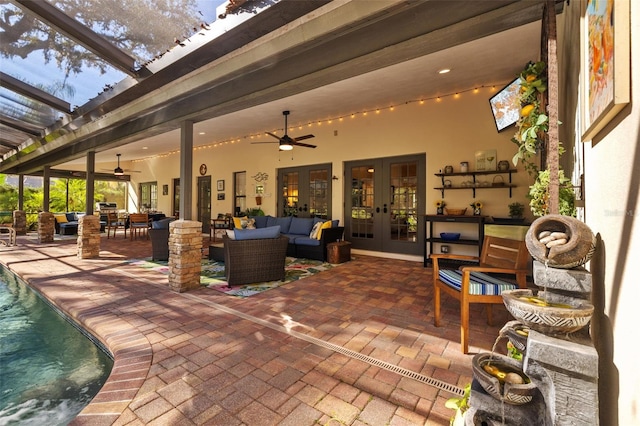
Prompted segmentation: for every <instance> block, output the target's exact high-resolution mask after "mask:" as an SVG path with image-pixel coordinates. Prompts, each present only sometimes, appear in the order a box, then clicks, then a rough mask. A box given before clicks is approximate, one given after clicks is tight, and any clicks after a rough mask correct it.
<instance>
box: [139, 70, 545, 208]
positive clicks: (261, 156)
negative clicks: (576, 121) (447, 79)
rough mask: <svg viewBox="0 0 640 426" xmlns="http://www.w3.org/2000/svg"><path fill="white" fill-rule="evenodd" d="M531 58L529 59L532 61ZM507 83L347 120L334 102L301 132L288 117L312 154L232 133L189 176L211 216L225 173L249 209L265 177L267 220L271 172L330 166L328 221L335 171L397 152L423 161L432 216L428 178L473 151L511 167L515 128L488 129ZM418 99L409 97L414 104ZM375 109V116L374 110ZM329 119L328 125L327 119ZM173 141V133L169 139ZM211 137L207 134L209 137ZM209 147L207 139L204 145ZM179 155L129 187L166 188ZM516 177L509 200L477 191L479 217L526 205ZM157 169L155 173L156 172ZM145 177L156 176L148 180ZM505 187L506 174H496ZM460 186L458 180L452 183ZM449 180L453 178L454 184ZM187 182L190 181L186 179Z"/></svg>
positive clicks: (152, 166) (433, 183) (166, 202)
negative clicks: (241, 180) (206, 193)
mask: <svg viewBox="0 0 640 426" xmlns="http://www.w3.org/2000/svg"><path fill="white" fill-rule="evenodd" d="M533 59H534V60H535V59H536V58H533ZM506 83H507V82H497V83H496V84H495V88H492V87H491V85H490V83H488V82H480V83H479V86H480V85H482V84H487V85H489V87H486V88H480V87H479V89H478V90H477V92H475V91H474V90H473V89H474V88H470V89H472V90H470V91H468V92H464V93H460V94H459V95H458V96H455V95H454V94H452V95H450V96H443V97H441V99H440V101H437V100H435V99H430V100H426V101H425V102H424V103H423V104H421V103H420V102H409V103H408V104H407V103H405V102H406V101H410V100H405V99H402V100H398V104H399V105H397V106H395V107H394V108H393V110H392V109H391V108H388V106H377V105H363V108H362V110H363V111H364V110H368V109H372V110H373V111H371V112H368V113H367V114H366V115H363V114H362V113H357V114H355V117H354V118H351V116H350V115H349V113H347V115H346V116H344V118H343V119H342V120H340V119H339V117H340V116H341V115H344V114H345V113H344V112H342V111H340V106H339V104H336V113H335V116H334V117H319V118H318V120H320V121H321V124H318V123H317V122H315V123H314V124H313V125H311V126H308V125H307V123H304V126H303V127H302V128H299V126H298V125H299V124H301V123H298V122H296V121H295V114H294V113H293V112H292V116H291V119H290V122H289V124H290V131H289V134H290V135H291V136H293V137H295V136H296V135H304V134H308V133H312V134H314V135H315V138H314V139H309V140H308V141H306V142H309V143H312V144H315V145H317V146H318V147H317V148H316V149H308V148H295V149H294V150H293V151H291V152H279V151H278V149H277V145H276V144H260V145H255V144H251V141H252V139H249V138H247V139H244V138H242V137H241V136H242V135H240V136H239V139H240V142H235V143H228V144H224V145H222V146H217V147H211V148H203V149H196V150H195V151H194V162H193V168H194V170H193V173H194V177H196V176H199V171H198V169H199V167H200V164H203V163H204V164H206V165H207V168H208V172H207V174H208V175H211V180H212V186H213V195H212V214H213V215H216V214H217V213H225V212H231V204H232V199H233V193H232V179H233V173H234V172H238V171H246V172H247V188H246V190H247V195H248V203H247V205H248V206H249V207H252V206H254V202H253V201H252V197H250V195H251V194H252V193H253V191H254V187H253V184H254V183H255V182H253V180H252V179H251V176H252V175H255V174H256V173H257V172H265V173H267V174H268V175H269V180H268V181H267V183H266V189H265V193H266V196H265V197H264V199H263V204H262V209H263V210H264V211H265V212H266V213H268V214H275V213H276V198H277V197H276V196H277V194H276V176H277V169H279V168H285V167H296V166H302V165H311V164H321V163H331V164H332V167H333V175H335V176H337V177H338V178H339V179H338V180H334V181H333V199H332V203H333V205H332V209H333V216H334V218H340V219H341V220H343V219H344V217H343V211H342V208H343V207H342V200H343V192H344V191H343V185H344V181H343V179H342V177H343V169H344V163H345V162H348V161H352V160H361V159H368V158H380V157H390V156H398V155H405V154H425V155H426V159H427V176H426V188H427V190H426V194H427V202H426V206H427V211H426V212H425V213H435V206H434V203H435V201H436V200H438V199H441V194H440V191H437V190H434V189H433V188H434V187H437V186H441V182H440V178H438V177H436V176H434V173H437V172H438V171H439V170H441V169H444V166H445V165H452V166H454V169H455V170H456V171H458V170H459V168H460V162H461V161H468V162H469V165H470V170H475V163H474V155H475V152H476V151H478V150H486V149H495V150H496V151H497V159H498V160H508V161H511V159H512V157H513V155H514V153H515V145H514V144H513V143H512V142H511V141H510V139H511V137H512V136H513V134H514V133H515V128H509V129H507V130H505V131H503V132H501V133H498V132H497V131H496V128H495V125H494V122H493V118H492V115H491V109H490V107H489V98H490V97H491V96H492V95H493V94H494V93H495V90H498V89H500V88H502V86H503V85H504V84H506ZM420 96H421V94H419V93H417V94H416V98H415V99H416V100H419V99H420ZM376 107H380V108H381V109H380V112H379V113H376V112H375V108H376ZM329 119H331V123H329V122H328V120H329ZM177 137H179V135H177ZM212 137H213V136H212ZM270 139H271V137H270V136H268V135H265V136H264V137H262V138H260V137H258V138H254V139H253V140H254V141H255V140H261V141H268V140H270ZM216 142H220V141H217V140H215V139H212V140H211V144H214V143H216ZM178 162H179V153H173V154H169V155H166V156H162V157H157V158H151V159H148V160H146V161H144V162H136V163H134V164H133V166H134V168H135V169H136V170H142V171H143V173H140V174H135V175H132V179H134V180H135V182H134V186H137V183H136V182H145V181H147V180H149V179H151V180H156V179H157V182H158V188H159V191H161V188H162V185H169V188H172V185H171V182H172V179H174V178H176V177H178V176H179V164H178ZM517 168H518V173H516V174H514V175H513V182H514V183H515V184H517V185H518V188H515V189H514V190H513V198H509V192H508V190H507V189H478V190H477V191H476V197H475V199H477V200H480V201H482V202H483V204H484V208H483V213H484V214H487V215H494V216H498V217H506V216H508V207H507V206H508V204H509V203H511V202H514V201H520V202H522V203H523V204H527V203H528V201H527V200H526V197H525V195H526V193H527V191H528V185H529V184H530V180H531V179H530V177H529V176H528V175H527V173H526V172H525V171H524V169H523V167H522V165H521V164H520V165H518V167H517ZM158 170H161V171H162V172H161V173H157V171H158ZM152 171H153V172H154V173H155V175H156V177H153V176H152ZM504 178H505V181H506V180H507V179H508V176H506V175H505V176H504ZM219 179H223V180H224V181H225V191H224V192H225V200H224V201H218V200H217V197H216V194H217V191H216V190H215V184H216V181H217V180H219ZM456 179H457V182H454V183H461V182H462V181H463V180H464V179H463V178H456ZM456 179H454V180H456ZM492 179H493V176H486V177H482V180H484V181H487V182H491V180H492ZM194 180H195V179H194ZM158 198H159V209H160V210H162V211H171V199H172V196H171V194H169V195H167V196H163V195H161V194H160V195H159V197H158ZM473 200H474V198H473V196H472V192H471V190H470V189H469V190H457V191H448V192H446V193H445V201H446V202H447V204H448V205H449V206H452V207H467V206H468V205H469V204H470V203H471V202H472V201H473ZM195 202H196V197H195V188H194V205H193V211H194V212H196V206H195Z"/></svg>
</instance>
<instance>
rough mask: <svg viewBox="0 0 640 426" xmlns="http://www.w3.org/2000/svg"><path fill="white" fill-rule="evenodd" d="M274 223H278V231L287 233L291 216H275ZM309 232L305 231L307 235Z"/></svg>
mask: <svg viewBox="0 0 640 426" xmlns="http://www.w3.org/2000/svg"><path fill="white" fill-rule="evenodd" d="M276 225H280V232H282V233H283V234H288V233H289V227H290V226H291V216H286V217H277V218H276ZM309 232H311V230H309ZM309 232H307V235H309Z"/></svg>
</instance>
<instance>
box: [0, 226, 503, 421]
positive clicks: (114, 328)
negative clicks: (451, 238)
mask: <svg viewBox="0 0 640 426" xmlns="http://www.w3.org/2000/svg"><path fill="white" fill-rule="evenodd" d="M205 243H206V245H208V238H205ZM150 256H151V245H150V243H149V241H146V240H135V241H130V240H129V239H123V238H122V236H118V238H117V239H114V238H111V239H107V238H106V237H103V238H102V239H101V251H100V258H98V259H91V260H87V259H85V260H81V259H78V258H77V256H76V243H75V240H73V239H71V240H69V239H66V240H60V241H54V242H53V243H48V244H39V243H37V241H36V240H35V239H34V238H33V237H31V236H27V237H18V246H16V247H0V262H2V263H3V264H4V265H6V266H8V267H9V269H11V270H12V271H14V272H16V273H17V274H18V275H20V276H21V277H22V278H24V279H25V280H26V281H28V282H29V284H30V285H31V286H32V287H34V288H35V289H37V290H38V291H39V292H41V293H42V294H43V295H44V296H45V297H47V298H48V299H49V300H51V301H52V302H53V303H54V304H55V305H57V306H58V307H60V308H61V309H62V310H63V311H64V312H66V313H67V315H69V316H70V317H72V318H74V319H75V320H76V321H77V322H78V323H80V324H81V325H82V326H83V327H84V328H85V329H87V330H88V331H90V332H91V333H93V334H94V335H95V336H96V337H97V338H99V339H100V340H101V341H102V342H103V343H104V344H105V345H106V347H107V348H109V350H110V351H111V353H112V354H113V356H114V369H113V371H112V373H111V375H110V377H109V379H108V381H107V383H106V384H105V386H104V387H103V389H102V390H101V391H100V392H99V393H98V395H97V396H96V397H95V398H94V400H93V401H92V402H91V404H89V405H88V406H87V407H86V408H85V410H83V411H82V413H81V414H80V415H79V416H78V417H77V418H76V420H75V421H74V422H73V424H76V425H81V424H87V425H103V424H104V425H111V424H113V425H139V424H149V425H192V424H207V425H225V426H228V425H260V426H268V425H295V426H305V425H309V426H311V425H327V426H333V425H355V426H361V425H371V426H377V425H448V424H449V418H450V417H451V415H452V414H453V411H452V410H449V409H447V408H445V407H444V403H445V401H446V400H447V399H448V398H450V397H452V396H455V393H456V392H459V391H460V389H461V388H462V387H464V385H465V384H467V383H469V382H470V381H471V378H472V373H471V359H472V356H473V352H479V351H489V350H491V347H492V345H493V342H494V340H495V337H496V336H497V335H498V331H499V329H500V327H501V325H503V324H504V323H505V322H506V321H508V320H509V318H510V317H509V316H508V313H507V312H506V310H505V309H504V308H503V307H498V308H497V309H494V316H495V321H496V326H495V327H489V326H487V325H486V315H484V312H482V308H479V307H477V306H475V307H473V308H472V312H471V318H472V326H471V342H470V343H471V348H470V350H471V352H472V353H471V354H469V355H463V354H462V353H461V352H460V344H459V339H460V335H459V308H458V306H457V303H456V302H455V301H453V300H449V299H450V298H447V297H446V296H444V301H445V304H444V306H443V317H444V320H443V322H444V326H443V327H439V328H436V327H434V326H433V317H432V310H433V308H432V289H431V270H430V269H429V268H424V267H423V266H422V264H421V263H416V262H409V261H402V260H391V259H381V258H375V257H368V256H354V259H353V260H352V261H350V262H347V263H344V264H341V265H338V266H336V267H334V268H332V269H330V270H329V271H325V272H321V273H319V274H316V275H314V276H312V277H308V278H305V279H303V280H299V281H294V282H292V283H289V284H286V285H283V286H281V287H279V288H277V289H273V290H270V291H266V292H264V293H261V294H258V295H255V296H252V297H249V298H245V299H240V298H236V297H233V296H228V295H225V294H222V293H220V292H217V291H215V290H211V289H208V288H204V287H203V288H200V289H197V290H193V291H190V292H187V293H182V294H178V293H174V292H171V291H169V290H168V289H167V276H166V275H162V274H160V273H158V272H155V271H152V270H145V269H143V268H140V267H136V266H132V265H130V264H128V263H127V262H126V260H127V259H132V258H145V257H150ZM203 256H206V249H205V250H203Z"/></svg>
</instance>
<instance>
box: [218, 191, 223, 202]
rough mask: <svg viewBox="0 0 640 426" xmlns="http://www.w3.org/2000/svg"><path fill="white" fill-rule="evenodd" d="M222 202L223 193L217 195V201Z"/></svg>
mask: <svg viewBox="0 0 640 426" xmlns="http://www.w3.org/2000/svg"><path fill="white" fill-rule="evenodd" d="M221 200H224V192H221V193H220V194H218V201H221Z"/></svg>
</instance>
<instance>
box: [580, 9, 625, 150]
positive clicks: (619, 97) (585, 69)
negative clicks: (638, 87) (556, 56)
mask: <svg viewBox="0 0 640 426" xmlns="http://www.w3.org/2000/svg"><path fill="white" fill-rule="evenodd" d="M629 5H630V0H588V1H587V3H586V10H585V13H584V16H585V19H584V24H583V28H582V31H581V45H582V49H581V53H582V73H583V74H582V86H583V93H582V96H581V100H582V107H581V109H582V124H583V126H582V141H583V142H584V141H588V140H591V139H593V138H594V137H595V136H596V135H597V134H598V133H599V132H600V131H601V130H602V128H603V127H604V126H606V125H607V123H609V122H610V121H611V120H612V119H613V117H615V116H616V114H618V112H620V110H622V108H624V106H625V105H627V104H628V103H629V101H630V88H629V86H630V70H629V68H630V64H629V57H630V44H629V37H630V35H629V20H630V18H629V16H630V10H629Z"/></svg>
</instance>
